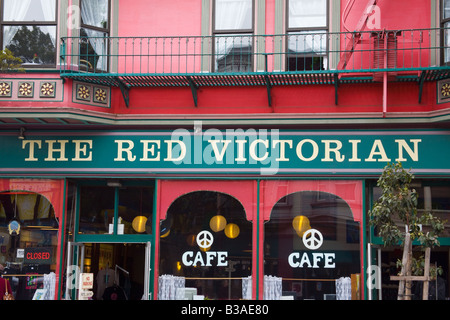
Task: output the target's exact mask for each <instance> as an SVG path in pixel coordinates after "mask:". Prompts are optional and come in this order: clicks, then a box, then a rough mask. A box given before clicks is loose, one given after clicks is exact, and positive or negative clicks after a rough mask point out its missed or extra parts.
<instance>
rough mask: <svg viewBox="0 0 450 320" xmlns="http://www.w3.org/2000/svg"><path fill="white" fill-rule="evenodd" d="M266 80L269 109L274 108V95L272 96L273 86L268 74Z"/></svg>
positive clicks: (265, 76)
mask: <svg viewBox="0 0 450 320" xmlns="http://www.w3.org/2000/svg"><path fill="white" fill-rule="evenodd" d="M264 79H265V80H266V88H267V100H268V103H269V107H271V106H272V94H271V92H270V90H271V89H272V84H271V83H270V78H269V76H268V75H267V74H266V75H264Z"/></svg>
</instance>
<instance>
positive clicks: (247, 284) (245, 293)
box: [242, 276, 252, 300]
mask: <svg viewBox="0 0 450 320" xmlns="http://www.w3.org/2000/svg"><path fill="white" fill-rule="evenodd" d="M242 299H244V300H251V299H252V276H248V277H245V278H242Z"/></svg>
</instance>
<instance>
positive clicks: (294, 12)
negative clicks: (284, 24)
mask: <svg viewBox="0 0 450 320" xmlns="http://www.w3.org/2000/svg"><path fill="white" fill-rule="evenodd" d="M326 25H327V1H326V0H289V28H310V27H325V26H326Z"/></svg>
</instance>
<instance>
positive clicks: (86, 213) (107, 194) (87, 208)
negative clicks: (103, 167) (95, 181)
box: [79, 186, 115, 234]
mask: <svg viewBox="0 0 450 320" xmlns="http://www.w3.org/2000/svg"><path fill="white" fill-rule="evenodd" d="M80 189H81V190H80V225H79V232H80V233H84V234H106V233H110V231H111V228H112V224H113V219H114V194H115V192H114V188H111V187H99V186H95V187H91V186H89V187H88V186H86V187H81V188H80Z"/></svg>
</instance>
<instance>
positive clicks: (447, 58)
mask: <svg viewBox="0 0 450 320" xmlns="http://www.w3.org/2000/svg"><path fill="white" fill-rule="evenodd" d="M444 28H445V29H444V62H445V63H448V62H450V22H447V23H445V24H444Z"/></svg>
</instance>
